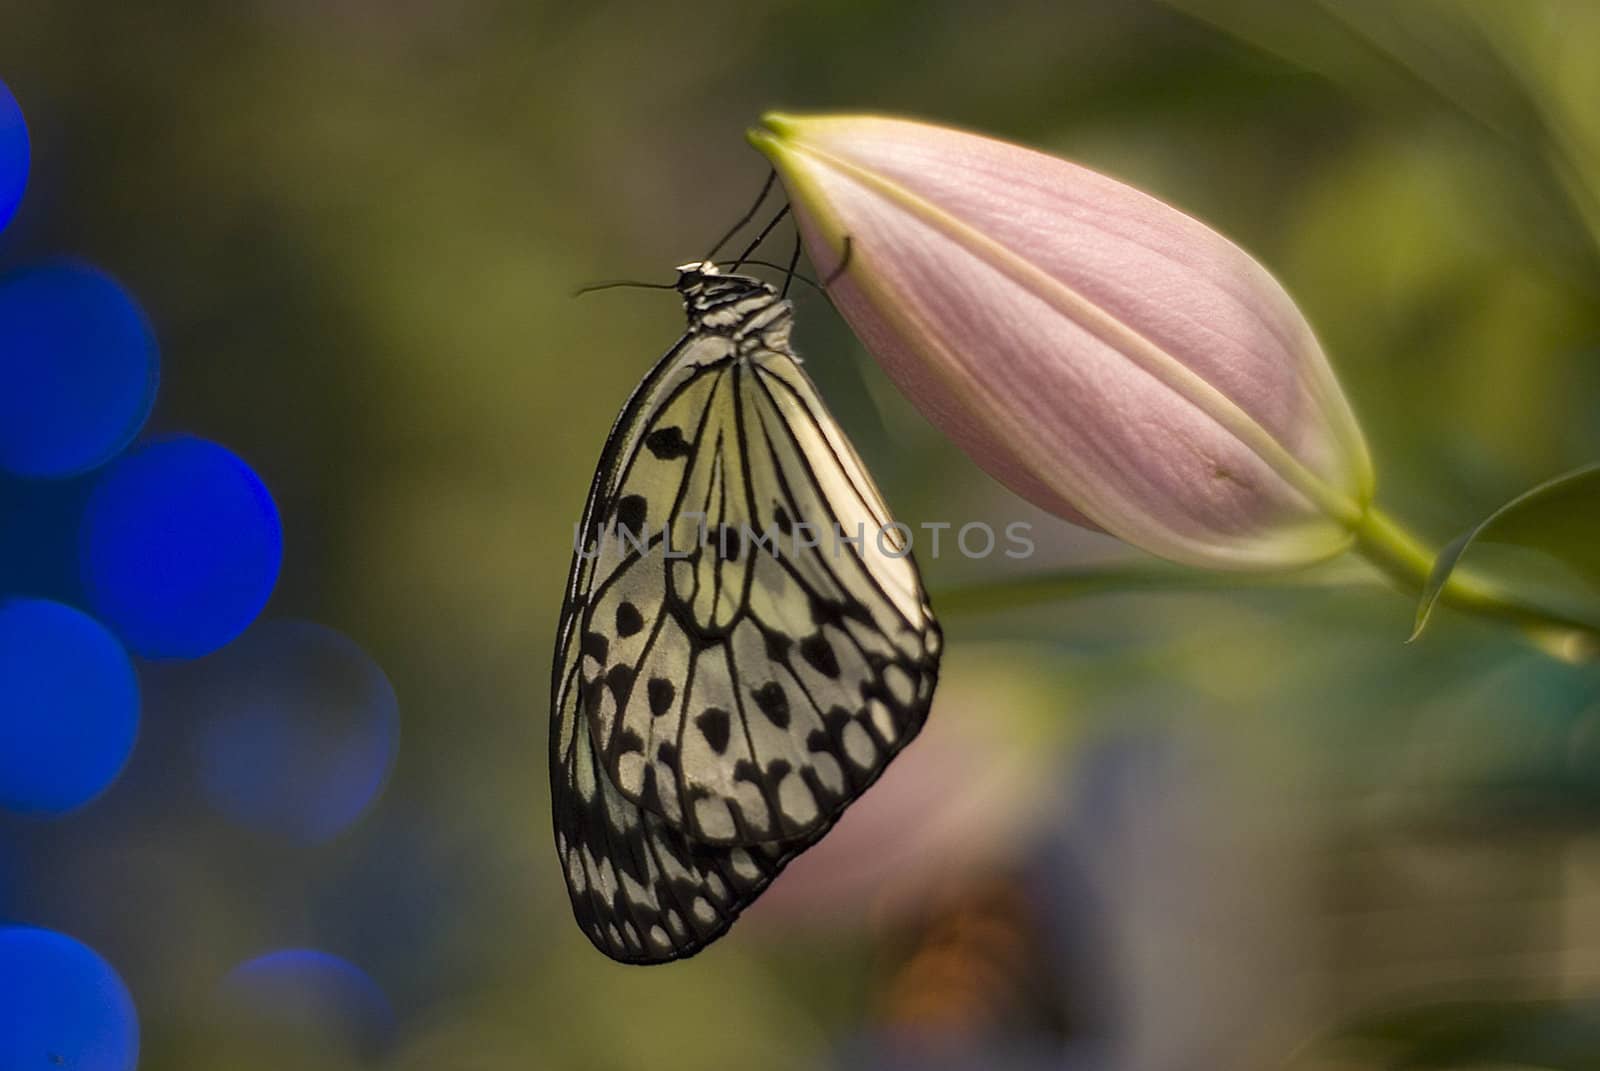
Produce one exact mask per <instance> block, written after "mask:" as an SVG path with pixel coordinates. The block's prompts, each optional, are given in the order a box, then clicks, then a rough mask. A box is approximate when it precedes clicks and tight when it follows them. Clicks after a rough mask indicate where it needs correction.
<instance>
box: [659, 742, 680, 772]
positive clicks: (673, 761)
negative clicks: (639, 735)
mask: <svg viewBox="0 0 1600 1071" xmlns="http://www.w3.org/2000/svg"><path fill="white" fill-rule="evenodd" d="M656 758H657V759H660V760H661V764H662V765H663V766H665V767H667V768H668V769H669V770H676V769H677V768H678V748H677V745H676V744H673V743H671V742H669V741H666V740H663V741H662V742H661V743H660V744H658V745H656Z"/></svg>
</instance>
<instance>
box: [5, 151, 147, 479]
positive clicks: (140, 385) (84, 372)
mask: <svg viewBox="0 0 1600 1071" xmlns="http://www.w3.org/2000/svg"><path fill="white" fill-rule="evenodd" d="M0 136H3V135H0ZM157 364H158V360H157V355H156V343H155V336H154V335H153V334H152V333H151V331H150V325H149V322H148V321H147V320H146V319H145V316H144V313H143V312H142V311H140V309H139V306H138V304H136V303H135V302H134V300H133V298H132V297H130V296H129V295H128V293H127V292H126V291H125V290H123V289H122V287H120V286H119V285H117V283H116V281H115V280H113V279H112V278H111V277H110V276H108V275H106V274H105V273H104V272H102V271H99V270H98V269H96V268H92V267H90V266H88V265H86V264H79V263H75V262H72V261H51V262H47V263H45V264H40V265H37V266H34V267H31V268H25V269H22V270H20V271H16V272H12V273H11V274H9V275H7V276H5V277H4V278H3V279H0V469H4V470H6V471H8V472H11V473H14V474H15V475H18V476H31V477H60V476H70V475H73V474H74V473H78V472H84V471H87V470H89V469H92V468H94V467H95V466H97V465H100V464H103V463H104V462H105V461H107V460H109V459H110V458H111V457H113V456H115V455H116V454H117V453H118V451H120V450H121V449H122V448H123V447H125V446H127V445H128V443H129V442H131V441H132V440H133V437H134V436H135V435H137V434H138V432H139V429H140V428H141V427H143V426H144V422H145V418H146V417H147V416H149V415H150V407H151V405H152V404H153V403H154V402H155V397H156V384H157V380H158V372H157Z"/></svg>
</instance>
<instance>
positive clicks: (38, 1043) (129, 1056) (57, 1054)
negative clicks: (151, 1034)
mask: <svg viewBox="0 0 1600 1071" xmlns="http://www.w3.org/2000/svg"><path fill="white" fill-rule="evenodd" d="M138 1056H139V1019H138V1015H137V1013H136V1012H135V1010H134V1006H133V998H132V997H130V996H129V995H128V989H127V987H126V986H124V985H123V984H122V979H121V978H119V977H117V972H116V971H114V970H112V969H111V966H110V965H109V964H107V963H106V961H105V960H103V959H101V958H100V957H99V956H97V955H95V953H94V951H93V950H91V949H89V948H87V947H85V946H84V945H82V944H80V943H79V942H77V941H74V940H73V939H72V938H70V937H66V936H64V935H62V934H59V933H53V932H51V931H50V930H38V929H33V928H32V927H27V926H8V927H4V928H0V1068H5V1069H6V1071H10V1069H12V1068H18V1069H21V1068H30V1069H31V1068H39V1069H40V1071H48V1069H51V1068H58V1067H59V1068H71V1069H72V1071H133V1068H134V1067H135V1066H136V1065H137V1063H138Z"/></svg>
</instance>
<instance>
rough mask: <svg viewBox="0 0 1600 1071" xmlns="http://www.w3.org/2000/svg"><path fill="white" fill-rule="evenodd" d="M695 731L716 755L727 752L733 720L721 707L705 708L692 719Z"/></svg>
mask: <svg viewBox="0 0 1600 1071" xmlns="http://www.w3.org/2000/svg"><path fill="white" fill-rule="evenodd" d="M694 725H695V728H696V729H699V730H700V735H701V736H703V737H705V738H706V743H708V744H710V745H711V750H712V751H715V752H716V753H717V754H718V755H721V754H722V753H723V752H725V751H727V750H728V740H729V738H730V737H731V736H732V733H733V718H732V717H731V716H730V715H729V714H728V712H727V711H726V710H723V709H722V708H721V707H707V708H706V709H705V710H702V711H701V712H700V714H699V716H698V717H696V718H695V719H694Z"/></svg>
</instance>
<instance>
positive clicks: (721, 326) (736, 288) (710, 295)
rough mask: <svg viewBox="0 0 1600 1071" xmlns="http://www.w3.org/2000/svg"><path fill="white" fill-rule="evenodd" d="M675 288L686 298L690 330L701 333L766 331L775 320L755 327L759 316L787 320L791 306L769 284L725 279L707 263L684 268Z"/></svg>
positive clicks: (752, 279) (765, 320)
mask: <svg viewBox="0 0 1600 1071" xmlns="http://www.w3.org/2000/svg"><path fill="white" fill-rule="evenodd" d="M673 287H674V289H676V290H677V291H678V293H679V294H681V295H682V296H683V310H684V312H685V313H687V314H688V317H689V324H690V326H691V327H694V328H698V329H710V330H716V331H728V332H733V333H738V334H742V333H744V331H743V330H741V329H742V328H745V327H747V326H755V327H760V328H765V327H767V326H768V322H769V321H770V320H772V319H773V318H774V316H772V315H768V316H765V317H763V318H762V320H761V322H759V323H757V324H754V325H751V324H750V320H751V318H752V317H753V316H755V315H756V314H758V313H762V312H766V311H767V310H774V311H775V312H776V315H777V316H781V317H784V318H786V313H787V310H788V302H785V301H782V299H781V298H780V297H779V296H778V292H777V291H776V290H774V289H773V288H772V287H771V286H770V285H769V284H767V283H765V282H763V281H762V280H760V279H757V278H755V277H754V276H750V275H736V274H732V273H730V274H727V275H724V274H723V273H722V271H721V270H720V269H719V268H718V267H717V266H716V265H715V264H713V263H711V262H710V261H706V260H703V261H697V262H695V263H692V264H680V265H679V266H678V281H677V282H676V283H674V284H673ZM780 306H781V308H780Z"/></svg>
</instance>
